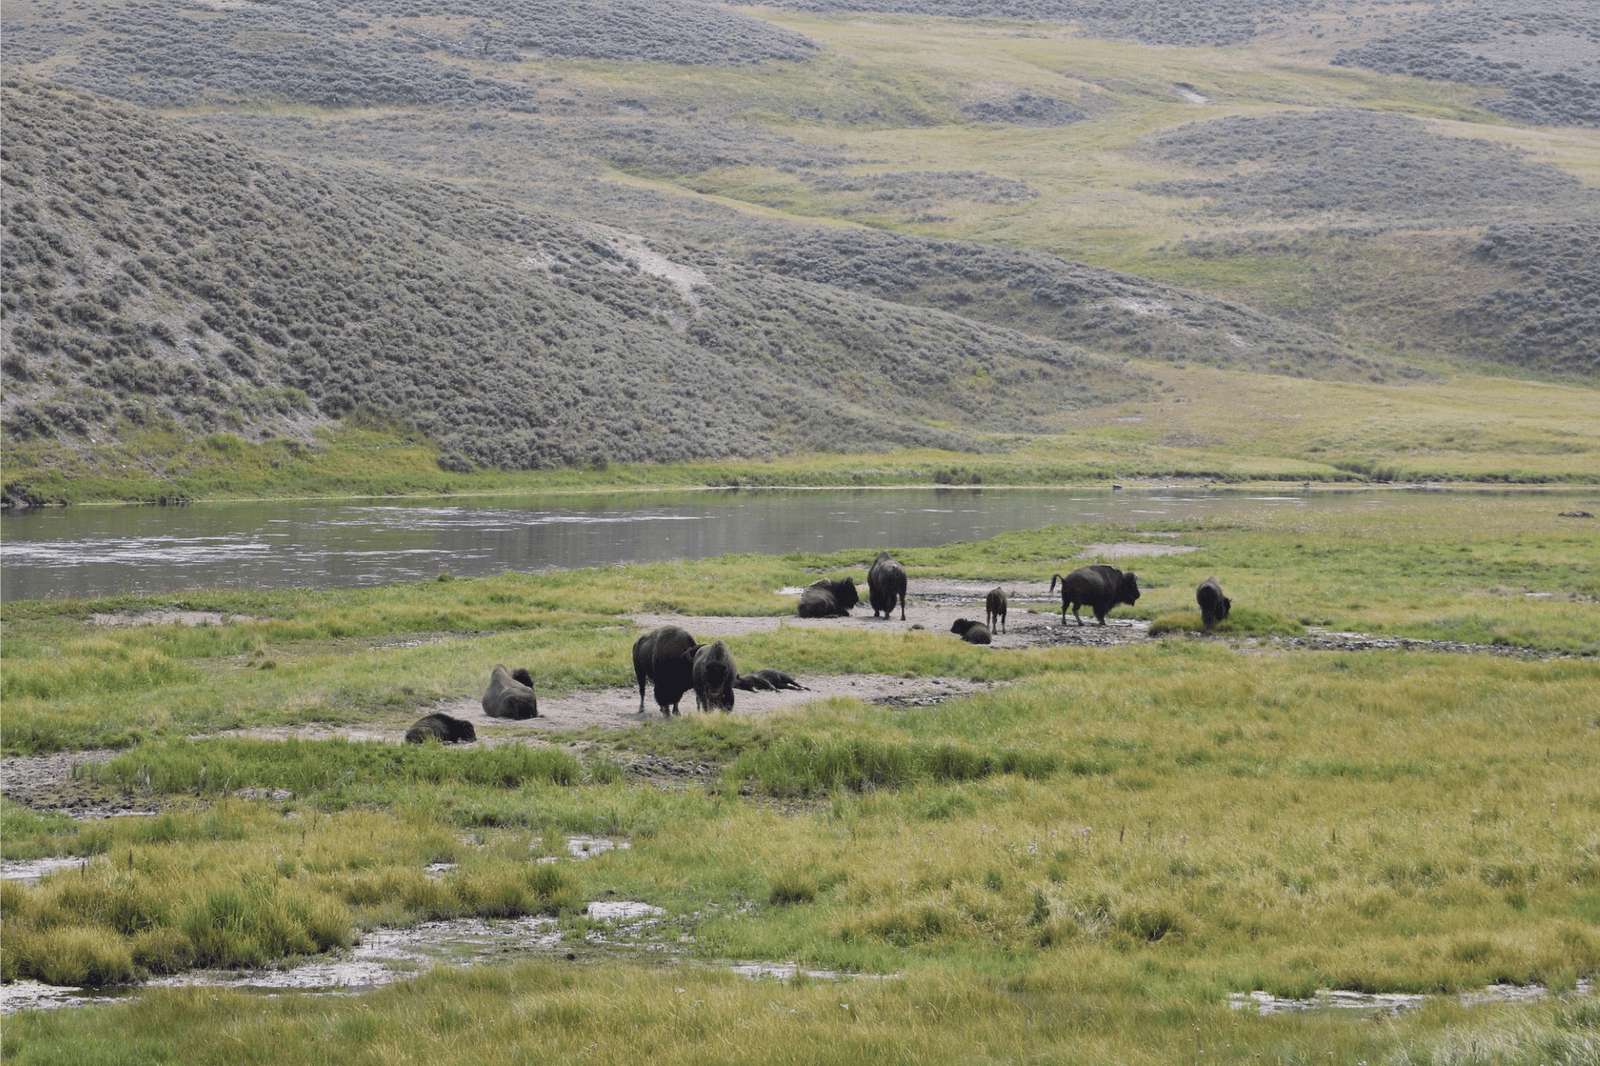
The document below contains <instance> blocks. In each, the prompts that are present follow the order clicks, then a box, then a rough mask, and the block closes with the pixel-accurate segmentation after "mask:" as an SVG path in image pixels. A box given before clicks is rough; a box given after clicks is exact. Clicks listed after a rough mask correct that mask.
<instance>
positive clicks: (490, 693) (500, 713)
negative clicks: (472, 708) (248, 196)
mask: <svg viewBox="0 0 1600 1066" xmlns="http://www.w3.org/2000/svg"><path fill="white" fill-rule="evenodd" d="M483 713H484V714H486V715H488V716H489V717H490V718H516V719H523V718H537V717H539V699H538V697H537V696H535V695H534V694H533V678H532V677H531V676H529V674H528V671H527V670H524V669H520V668H519V669H518V670H517V672H516V673H515V674H513V673H512V672H511V671H510V670H507V669H506V668H505V666H504V665H502V664H500V663H496V664H495V667H494V669H493V670H492V671H490V673H489V687H488V688H487V689H485V690H484V693H483Z"/></svg>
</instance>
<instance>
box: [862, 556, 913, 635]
mask: <svg viewBox="0 0 1600 1066" xmlns="http://www.w3.org/2000/svg"><path fill="white" fill-rule="evenodd" d="M867 598H868V599H870V600H871V601H872V617H874V618H876V617H878V612H880V611H881V612H883V616H884V617H885V618H888V617H889V616H890V615H891V614H893V613H894V605H895V601H896V600H898V601H899V602H900V621H902V622H904V621H905V620H906V568H905V567H903V566H901V565H900V564H899V563H897V562H895V561H894V560H893V559H891V558H890V557H889V553H888V552H879V553H878V555H877V558H875V559H873V560H872V569H870V570H868V571H867Z"/></svg>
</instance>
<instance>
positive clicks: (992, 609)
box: [983, 588, 1006, 631]
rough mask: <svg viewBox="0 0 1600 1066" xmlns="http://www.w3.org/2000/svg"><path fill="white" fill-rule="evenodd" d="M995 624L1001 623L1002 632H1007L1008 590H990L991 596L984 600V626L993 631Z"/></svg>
mask: <svg viewBox="0 0 1600 1066" xmlns="http://www.w3.org/2000/svg"><path fill="white" fill-rule="evenodd" d="M995 622H999V623H1000V629H1001V630H1002V631H1004V630H1005V628H1006V590H1005V589H1002V588H992V589H990V590H989V594H988V595H987V596H985V597H984V598H983V624H984V625H986V626H988V627H989V628H990V629H993V628H994V624H995Z"/></svg>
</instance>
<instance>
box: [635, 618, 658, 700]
mask: <svg viewBox="0 0 1600 1066" xmlns="http://www.w3.org/2000/svg"><path fill="white" fill-rule="evenodd" d="M658 632H659V630H655V629H652V630H651V631H650V632H648V633H644V634H641V635H640V637H639V639H638V640H636V641H634V642H633V676H634V678H635V679H636V680H637V681H638V682H639V713H640V714H643V713H644V686H645V683H646V682H647V681H649V680H650V678H651V673H650V660H651V657H652V656H653V655H655V647H656V633H658Z"/></svg>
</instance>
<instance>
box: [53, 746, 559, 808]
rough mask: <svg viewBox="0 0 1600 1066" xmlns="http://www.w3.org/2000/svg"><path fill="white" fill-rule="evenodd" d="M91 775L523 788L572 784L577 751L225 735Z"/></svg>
mask: <svg viewBox="0 0 1600 1066" xmlns="http://www.w3.org/2000/svg"><path fill="white" fill-rule="evenodd" d="M78 773H79V774H80V775H81V776H83V777H85V778H88V779H90V780H97V781H101V782H104V783H107V784H114V785H119V786H121V787H123V788H135V787H142V788H149V789H152V790H154V791H156V792H163V793H180V794H197V795H205V794H213V795H214V794H218V793H224V792H231V791H234V790H236V789H240V788H271V789H287V790H289V791H291V792H293V793H295V794H296V795H298V796H309V795H315V794H320V793H337V792H339V791H340V790H342V789H344V788H345V787H346V786H348V785H350V784H352V783H354V782H358V781H364V782H379V783H391V784H392V783H394V782H412V783H423V782H426V783H428V784H435V785H438V784H443V783H446V782H455V783H461V784H475V785H485V786H489V787H494V788H519V787H521V786H523V785H526V784H529V783H535V782H537V783H545V784H555V785H574V784H577V783H578V782H580V781H582V780H583V776H584V775H583V766H582V764H581V763H580V762H579V761H578V760H577V759H576V758H574V757H573V756H571V755H569V754H567V753H566V752H563V751H556V750H554V749H550V748H530V747H526V746H523V745H520V744H511V745H503V746H500V747H495V748H470V749H467V750H465V751H458V750H451V749H447V748H444V747H443V746H441V745H437V744H422V745H413V744H405V745H397V744H385V743H382V742H379V741H366V742H359V743H352V742H349V741H346V740H339V739H335V740H299V739H296V738H290V739H289V740H286V741H270V740H245V739H237V738H225V739H216V740H199V741H173V742H170V743H165V744H149V745H143V746H141V747H139V748H138V749H136V750H135V751H132V752H128V753H126V754H124V755H119V756H117V757H116V758H115V759H112V760H111V761H110V762H108V763H104V764H101V765H90V766H84V767H80V768H79V770H78Z"/></svg>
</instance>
